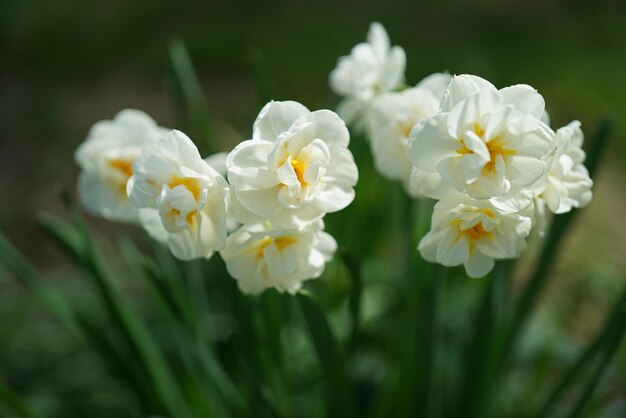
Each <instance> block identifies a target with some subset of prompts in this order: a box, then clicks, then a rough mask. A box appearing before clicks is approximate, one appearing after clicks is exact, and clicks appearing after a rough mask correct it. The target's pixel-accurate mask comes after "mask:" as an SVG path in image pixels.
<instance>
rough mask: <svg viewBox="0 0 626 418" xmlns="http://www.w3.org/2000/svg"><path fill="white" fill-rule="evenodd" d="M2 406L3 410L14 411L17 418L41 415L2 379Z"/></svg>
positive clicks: (0, 385)
mask: <svg viewBox="0 0 626 418" xmlns="http://www.w3.org/2000/svg"><path fill="white" fill-rule="evenodd" d="M0 406H1V407H2V408H1V410H5V411H10V412H12V414H13V415H12V416H13V417H16V418H38V417H39V415H37V414H35V412H34V411H32V410H31V409H30V408H29V407H28V405H27V404H26V402H24V401H23V400H22V398H20V396H19V395H18V394H17V393H15V391H14V390H13V389H11V388H10V387H9V386H7V385H6V384H5V383H4V382H3V381H2V380H0Z"/></svg>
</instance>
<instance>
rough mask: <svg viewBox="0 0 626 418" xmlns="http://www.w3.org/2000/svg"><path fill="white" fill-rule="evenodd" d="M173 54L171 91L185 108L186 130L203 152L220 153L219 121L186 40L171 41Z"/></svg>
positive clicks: (183, 108)
mask: <svg viewBox="0 0 626 418" xmlns="http://www.w3.org/2000/svg"><path fill="white" fill-rule="evenodd" d="M169 53H170V61H171V63H172V69H173V80H174V82H173V83H172V85H171V87H172V88H171V89H170V90H171V91H172V93H173V96H174V97H175V99H178V100H177V102H178V103H179V105H180V107H181V108H182V109H181V110H182V111H181V112H180V113H181V115H185V119H186V120H187V123H186V124H185V125H186V126H185V127H184V129H186V130H188V134H189V136H190V137H191V138H192V139H194V140H195V141H197V143H198V145H199V148H201V151H202V155H208V154H212V153H214V152H217V151H218V149H217V148H218V147H217V146H216V145H215V139H216V138H217V134H216V128H215V123H214V121H213V119H212V117H211V113H210V112H209V107H208V105H207V102H206V99H205V97H204V94H203V93H202V86H201V85H200V82H199V80H198V76H197V75H196V72H195V70H194V67H193V63H192V62H191V57H190V56H189V52H188V51H187V47H186V46H185V43H184V42H183V40H182V39H180V38H175V39H173V40H172V41H170V44H169Z"/></svg>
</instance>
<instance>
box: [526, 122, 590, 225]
mask: <svg viewBox="0 0 626 418" xmlns="http://www.w3.org/2000/svg"><path fill="white" fill-rule="evenodd" d="M556 144H557V151H556V154H555V155H554V156H553V158H552V159H551V164H550V169H549V171H548V176H547V177H546V179H545V180H544V181H542V182H540V183H539V186H538V190H537V194H538V198H539V199H542V200H544V201H545V204H546V205H547V207H548V209H550V211H551V212H553V213H556V214H561V213H566V212H569V211H570V210H572V208H582V207H585V206H587V205H588V204H589V202H590V201H591V197H592V192H591V187H592V186H593V181H592V180H591V178H589V172H588V171H587V168H586V167H585V166H584V165H583V162H584V161H585V152H584V151H583V150H582V144H583V132H582V130H581V129H580V122H578V121H574V122H571V123H570V124H569V125H567V126H564V127H562V128H560V129H559V130H557V131H556Z"/></svg>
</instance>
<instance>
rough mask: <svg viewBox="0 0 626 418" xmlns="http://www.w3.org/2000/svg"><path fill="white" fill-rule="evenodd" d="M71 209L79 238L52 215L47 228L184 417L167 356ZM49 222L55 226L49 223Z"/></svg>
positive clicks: (169, 406)
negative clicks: (89, 279) (88, 277)
mask: <svg viewBox="0 0 626 418" xmlns="http://www.w3.org/2000/svg"><path fill="white" fill-rule="evenodd" d="M69 210H70V213H71V214H72V215H73V217H74V219H75V222H76V224H77V228H76V229H75V231H77V232H78V234H79V239H76V235H75V234H73V233H68V231H71V230H72V229H71V227H68V226H66V227H63V228H59V227H58V226H59V225H64V222H63V221H61V220H60V219H56V220H54V221H53V222H50V221H49V219H50V216H49V217H48V218H44V223H43V225H44V228H45V231H46V232H47V233H49V234H50V235H51V236H52V237H53V238H54V239H55V240H57V241H58V242H60V243H61V244H62V246H63V247H64V248H65V249H66V250H68V252H69V253H70V255H71V256H72V257H73V258H75V259H76V260H77V261H79V262H80V265H81V267H83V268H84V269H85V271H87V272H88V273H90V275H91V277H92V278H93V279H94V282H95V284H96V286H97V289H98V293H99V295H100V297H101V300H102V302H103V304H104V306H105V308H106V311H107V313H108V316H109V319H110V320H111V322H112V325H113V326H115V327H117V329H118V330H119V332H120V334H121V335H122V336H124V339H125V340H126V342H127V344H128V346H129V347H130V349H131V350H132V352H133V354H134V356H135V357H136V358H135V360H134V361H137V362H138V363H139V364H141V366H142V367H143V368H144V369H145V372H146V375H147V376H149V377H150V381H151V384H153V385H154V387H155V391H156V392H157V394H158V397H159V400H160V401H161V402H162V403H163V406H164V407H165V408H166V411H168V414H169V415H171V416H176V417H181V418H190V417H192V414H191V411H190V410H189V408H188V406H187V405H186V403H185V401H184V399H183V396H182V393H181V392H180V389H179V387H178V386H177V382H176V379H175V377H174V375H173V373H172V371H171V370H170V368H169V366H168V364H167V362H166V361H165V358H164V357H163V355H162V353H161V352H160V351H159V350H158V347H157V345H156V343H155V342H154V341H153V339H152V337H151V336H150V334H149V332H148V330H147V329H146V327H145V325H144V324H143V323H142V322H141V320H140V319H139V318H138V316H137V315H136V313H135V312H134V311H133V310H132V309H131V308H130V306H131V302H130V300H128V299H127V298H126V297H125V296H124V295H123V294H122V293H120V292H119V291H118V290H117V288H116V287H115V285H114V281H113V280H112V277H111V273H110V272H109V270H108V269H107V267H106V264H105V263H104V261H103V259H102V257H101V256H100V254H99V252H98V250H97V248H96V247H95V245H94V244H93V242H92V241H91V237H90V235H89V232H88V230H87V228H86V226H85V222H84V220H83V219H82V217H81V216H80V214H79V213H78V210H77V209H76V207H75V206H74V205H73V204H71V203H70V207H69ZM50 225H54V226H55V227H49V226H50Z"/></svg>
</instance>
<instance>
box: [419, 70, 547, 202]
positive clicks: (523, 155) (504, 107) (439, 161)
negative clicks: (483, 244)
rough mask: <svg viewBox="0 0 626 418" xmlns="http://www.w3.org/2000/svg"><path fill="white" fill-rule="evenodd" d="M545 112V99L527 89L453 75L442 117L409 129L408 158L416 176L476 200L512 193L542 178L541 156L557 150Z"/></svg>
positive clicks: (442, 104)
mask: <svg viewBox="0 0 626 418" xmlns="http://www.w3.org/2000/svg"><path fill="white" fill-rule="evenodd" d="M543 114H544V100H543V98H542V97H541V95H540V94H539V93H537V91H536V90H534V89H533V88H532V87H530V86H527V85H515V86H511V87H506V88H503V89H501V90H497V89H496V88H495V87H494V86H493V85H492V84H491V83H489V82H488V81H486V80H484V79H482V78H480V77H476V76H470V75H462V76H456V77H454V78H453V80H452V81H451V83H450V85H449V86H448V88H447V90H446V93H445V94H444V98H443V100H442V102H441V109H440V113H438V114H437V115H435V116H432V117H430V118H428V119H426V120H425V121H422V122H421V123H419V124H417V125H416V126H415V127H414V128H413V130H412V131H411V134H410V138H409V145H408V156H409V160H410V161H411V163H412V164H413V165H414V166H415V167H416V169H417V170H416V173H417V174H419V175H422V173H427V175H429V176H431V177H432V176H434V175H436V174H438V175H439V176H440V177H441V180H440V183H441V184H447V186H452V187H454V188H455V189H456V190H458V191H460V192H462V193H466V194H467V195H469V196H470V197H472V198H474V199H488V198H492V197H503V196H506V195H515V194H516V193H518V192H519V191H521V190H523V189H524V188H528V187H530V186H531V185H533V184H534V183H535V182H536V181H537V180H538V179H540V177H542V176H544V175H545V174H546V171H547V167H546V162H545V160H544V158H545V156H546V155H548V154H550V153H551V152H553V151H554V149H555V147H556V145H555V142H554V132H553V131H552V130H551V129H550V128H549V127H548V126H547V125H546V124H545V123H543V122H541V120H540V119H541V117H542V116H543ZM414 182H415V183H419V180H416V181H414ZM429 197H434V198H439V197H440V196H429Z"/></svg>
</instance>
